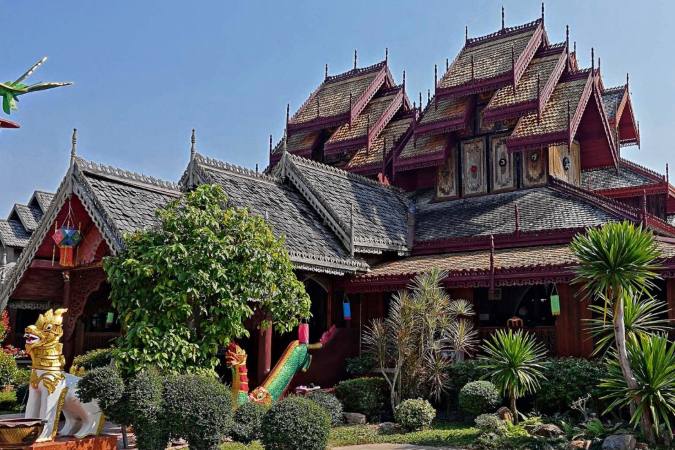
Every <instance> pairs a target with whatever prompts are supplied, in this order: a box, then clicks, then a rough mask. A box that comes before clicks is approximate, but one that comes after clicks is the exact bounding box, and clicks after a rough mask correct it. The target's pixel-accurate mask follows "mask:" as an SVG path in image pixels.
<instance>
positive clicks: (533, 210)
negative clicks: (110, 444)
mask: <svg viewBox="0 0 675 450" xmlns="http://www.w3.org/2000/svg"><path fill="white" fill-rule="evenodd" d="M592 60H593V62H592V64H591V67H590V68H582V67H579V63H578V58H577V55H576V52H575V51H572V49H570V45H569V37H567V38H566V40H565V41H564V42H560V43H552V42H550V41H549V38H548V35H547V32H546V29H545V27H544V19H543V17H542V18H540V19H538V20H535V21H534V22H531V23H527V24H524V25H520V26H516V27H504V26H503V27H502V28H501V29H500V30H499V31H497V32H495V33H492V34H489V35H486V36H480V37H474V38H469V37H468V36H467V37H466V40H465V43H464V46H463V48H462V49H461V50H460V52H459V54H458V55H457V56H456V58H455V59H454V60H453V61H448V62H447V63H446V67H445V72H444V73H439V72H438V71H437V72H436V80H435V85H434V89H433V91H432V92H430V94H429V96H428V99H427V101H426V104H425V105H423V104H422V98H421V96H420V98H419V100H418V101H415V102H411V100H410V99H409V97H408V95H407V92H406V86H405V75H404V78H403V80H402V83H401V84H397V83H396V81H395V80H394V77H393V76H392V74H391V72H390V70H389V66H388V61H387V59H385V60H384V61H382V62H379V63H377V64H374V65H372V66H369V67H357V65H356V60H355V62H354V68H353V69H352V70H349V71H347V72H345V73H341V74H337V75H329V74H328V73H327V72H326V75H325V79H324V80H323V82H322V83H321V84H320V85H319V86H318V87H317V88H316V89H314V90H313V91H312V93H311V94H310V95H309V97H308V98H307V100H306V101H305V102H304V103H303V104H302V105H301V106H300V108H299V109H298V110H297V111H296V112H295V113H294V114H292V115H291V114H290V111H288V113H287V121H286V122H287V125H286V130H285V133H284V138H283V139H282V140H281V141H280V142H279V143H278V144H276V145H274V146H273V145H272V143H271V141H270V165H269V167H268V168H267V169H266V170H265V171H264V172H263V173H258V172H257V171H252V170H248V169H244V168H241V167H236V166H233V165H230V164H228V163H226V162H222V161H219V160H216V159H212V158H211V157H208V156H205V155H203V154H201V153H199V152H197V151H196V148H195V146H194V141H193V148H192V151H191V154H190V161H189V164H188V166H187V168H186V170H185V171H184V173H183V174H182V177H180V179H179V180H178V181H177V182H175V183H174V182H168V181H162V180H157V179H154V178H151V177H148V176H145V175H141V174H136V173H133V172H128V171H125V170H121V169H117V168H113V167H108V166H104V165H100V164H98V163H95V162H91V161H87V160H85V159H82V158H81V157H79V156H78V155H75V154H74V153H73V155H72V156H71V164H70V169H69V170H68V172H67V174H66V175H65V177H64V179H63V181H62V183H61V185H60V186H59V188H58V191H57V192H56V194H55V196H54V198H53V200H52V201H51V202H50V204H49V206H48V207H47V208H46V210H45V211H44V217H42V219H41V220H40V221H39V224H37V226H36V228H35V229H34V231H32V234H31V235H30V237H29V238H28V241H27V245H26V248H25V250H24V251H23V252H22V253H21V255H20V257H19V258H18V261H17V262H16V265H15V266H14V267H13V269H12V270H11V272H10V273H9V274H7V275H6V277H5V281H4V284H3V285H2V286H1V287H0V306H1V307H3V308H4V307H5V306H6V305H7V302H9V305H12V304H13V303H21V302H33V303H35V302H37V303H40V302H41V303H42V304H43V305H44V308H45V309H46V308H47V307H48V306H53V305H56V304H59V305H64V306H66V307H68V309H69V313H68V317H67V320H66V321H65V323H64V340H65V343H66V354H67V356H68V357H72V356H73V355H74V354H77V353H81V352H83V351H85V350H87V349H91V348H96V347H100V346H105V345H107V343H108V342H109V341H110V339H111V338H113V337H115V336H117V335H118V333H119V325H117V321H116V318H115V317H114V313H113V311H112V310H111V306H110V301H109V299H108V293H109V289H110V288H109V285H108V284H107V282H106V277H105V274H104V272H103V270H102V268H101V261H102V258H104V257H105V256H108V255H115V254H119V253H120V252H122V251H123V250H124V239H123V238H124V235H125V233H129V232H133V231H136V230H140V229H144V228H147V227H152V226H155V225H156V223H157V219H156V217H155V214H154V212H155V210H156V208H158V207H161V206H163V205H165V204H166V203H167V202H169V201H170V200H172V199H175V198H178V197H180V196H181V195H182V194H183V193H184V192H186V191H187V190H190V189H192V188H194V187H195V186H197V185H199V184H202V183H215V184H219V185H220V186H222V187H223V189H224V190H225V192H226V193H227V195H228V198H229V202H230V203H231V205H233V206H244V207H248V208H249V209H250V211H251V212H253V213H255V214H258V215H260V216H262V217H264V218H265V219H266V220H267V222H268V223H269V225H270V226H271V228H272V230H273V231H274V233H275V234H276V235H277V236H285V240H286V245H287V248H288V252H289V254H290V258H291V260H292V262H293V264H294V265H295V268H296V272H297V276H298V278H299V279H300V280H301V281H303V282H304V283H305V286H306V288H307V291H308V293H309V294H310V297H311V299H312V313H313V317H312V319H311V323H310V329H311V333H312V339H316V338H318V336H320V335H321V333H322V332H323V331H325V330H327V329H328V328H329V327H331V326H333V325H335V326H336V327H337V328H338V334H337V339H336V340H337V341H338V342H341V344H340V345H338V346H337V348H336V350H335V351H332V352H330V354H323V353H320V354H318V355H317V356H316V357H315V363H314V364H313V366H312V369H310V374H308V375H307V376H308V377H310V376H316V377H321V376H322V374H323V376H324V377H325V376H326V373H328V376H333V377H335V376H336V375H339V370H327V368H328V367H332V368H334V369H338V368H340V367H341V364H342V362H343V360H344V357H346V356H350V355H354V354H357V353H358V352H359V349H360V345H359V343H360V335H361V333H362V331H363V328H364V327H365V326H366V325H367V324H368V322H369V321H370V319H372V318H376V317H382V316H384V315H385V314H386V312H387V307H388V302H389V299H390V298H391V296H392V294H393V293H395V292H396V291H397V290H399V289H402V288H404V287H405V286H406V285H407V284H408V283H409V282H410V280H411V279H412V278H413V277H414V276H415V275H416V274H418V273H421V272H424V271H426V270H429V269H431V268H434V267H436V268H440V269H442V270H445V271H447V277H446V278H445V280H444V284H445V287H446V288H447V290H448V292H449V294H450V295H451V296H452V297H453V298H465V299H467V300H470V301H471V302H473V304H474V307H475V309H476V311H477V316H476V326H477V327H478V329H479V330H480V335H481V337H485V336H487V335H489V334H490V333H491V332H492V331H494V330H495V329H498V328H504V327H506V326H507V321H509V319H513V318H514V317H515V318H517V319H519V321H518V322H519V323H520V325H519V326H522V327H523V328H525V329H526V330H528V331H531V332H533V333H534V334H535V335H536V336H537V337H538V338H539V339H540V340H541V341H542V342H544V343H545V345H546V347H547V348H548V350H549V352H550V353H551V354H553V355H559V356H588V355H590V353H591V351H592V349H593V341H592V339H591V338H590V337H589V336H588V335H587V334H586V333H585V332H584V327H583V320H584V319H587V318H590V316H591V313H590V311H589V310H588V309H587V306H588V300H587V299H585V298H583V297H581V296H580V295H579V289H578V287H577V286H575V285H574V284H573V283H572V281H573V278H574V272H575V267H576V264H577V261H576V259H575V257H574V255H573V254H572V253H571V251H570V249H569V243H570V241H571V239H572V238H573V237H574V236H575V235H576V234H577V233H579V232H583V231H584V230H585V229H588V228H590V227H597V226H601V225H603V224H605V223H608V222H610V221H624V220H627V221H630V222H633V223H636V224H642V225H644V226H645V227H647V228H648V229H650V230H651V231H653V233H654V234H655V236H656V238H657V240H658V245H659V247H660V249H661V251H662V260H661V261H659V265H660V267H661V269H660V274H661V276H662V278H663V279H662V280H660V281H659V283H658V289H659V292H656V293H655V294H656V295H657V296H659V297H660V298H662V299H664V300H667V301H668V304H669V306H670V308H671V311H670V314H671V319H675V240H674V239H675V189H674V188H673V186H671V184H670V183H669V181H668V175H667V171H666V175H661V174H658V173H656V172H653V171H652V170H649V169H646V168H644V167H641V166H639V165H638V164H635V163H633V162H630V161H628V160H626V159H624V158H623V157H622V156H621V148H622V147H623V146H627V145H639V143H640V132H639V127H638V125H637V121H636V118H635V115H634V110H633V107H632V102H631V96H630V90H629V81H628V79H626V83H625V84H624V85H621V86H618V87H611V88H608V87H605V86H604V83H603V79H602V73H601V70H600V64H599V63H598V64H597V65H596V63H595V57H593V58H592ZM67 217H71V218H73V219H72V220H73V221H74V222H75V223H78V226H79V230H80V231H81V235H82V241H81V242H80V243H79V245H78V247H77V252H76V254H75V256H74V262H73V264H72V265H73V267H63V266H61V265H60V264H59V263H58V262H54V254H53V252H54V245H53V242H52V238H51V232H52V230H54V229H55V228H56V226H57V225H58V224H62V223H64V221H65V220H67ZM552 296H558V297H559V301H560V308H559V311H558V310H557V308H555V307H552V305H551V297H552ZM345 303H348V304H349V305H350V308H349V309H350V310H351V318H350V319H351V320H346V319H347V318H346V317H344V309H343V305H344V304H345ZM18 311H21V310H18ZM13 320H15V321H19V320H21V318H20V317H14V319H13ZM15 339H16V342H15V343H14V344H15V345H20V344H21V343H20V342H19V341H20V339H21V338H20V337H19V336H16V337H15ZM288 339H291V338H290V337H287V336H276V335H275V336H271V333H270V331H269V330H260V331H258V332H255V333H253V336H252V337H251V339H250V340H249V341H248V342H246V343H244V345H246V346H247V348H248V349H249V354H250V355H251V358H250V361H251V362H252V363H253V361H256V363H254V364H257V369H256V370H255V372H256V374H254V377H255V376H256V375H257V376H258V377H260V376H261V375H262V374H264V373H265V371H267V370H269V362H270V359H271V358H272V359H273V358H276V357H277V356H278V355H279V353H280V351H281V350H283V348H284V344H285V343H286V342H288ZM325 382H326V383H328V382H329V380H328V379H326V381H325Z"/></svg>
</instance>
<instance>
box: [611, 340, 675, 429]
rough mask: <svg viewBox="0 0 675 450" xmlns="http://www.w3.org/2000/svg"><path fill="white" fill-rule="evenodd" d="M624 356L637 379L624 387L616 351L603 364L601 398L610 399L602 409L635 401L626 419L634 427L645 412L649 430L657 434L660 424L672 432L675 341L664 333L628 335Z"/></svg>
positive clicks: (674, 408)
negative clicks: (670, 339) (626, 354)
mask: <svg viewBox="0 0 675 450" xmlns="http://www.w3.org/2000/svg"><path fill="white" fill-rule="evenodd" d="M627 349H628V357H629V360H630V364H631V367H632V369H633V374H634V376H635V379H636V381H637V386H636V387H634V388H631V387H628V386H627V385H626V381H625V380H624V378H623V373H622V371H621V366H620V365H619V362H618V359H617V357H616V356H617V355H616V351H613V352H612V358H610V359H609V361H608V364H607V378H605V379H603V380H602V381H601V382H600V387H601V388H603V389H604V390H605V391H606V394H605V395H604V396H603V397H602V398H604V399H608V400H612V403H610V405H609V406H608V407H607V410H606V411H605V412H609V411H610V410H612V409H613V408H617V407H618V408H621V407H626V406H630V404H631V403H632V402H633V401H634V400H635V399H639V400H637V402H636V404H635V408H634V411H633V412H632V415H631V419H630V422H631V424H633V426H635V427H637V426H638V425H639V424H641V423H642V418H643V417H644V416H645V415H646V414H649V415H650V416H651V419H652V430H653V431H654V433H655V434H657V435H658V433H659V431H660V430H661V429H662V426H663V427H664V428H665V429H667V430H668V433H670V434H671V435H672V432H673V429H672V424H671V420H672V419H673V418H674V417H675V343H672V342H668V338H667V337H666V335H665V334H658V335H654V334H637V333H636V334H632V335H630V336H629V337H628V339H627Z"/></svg>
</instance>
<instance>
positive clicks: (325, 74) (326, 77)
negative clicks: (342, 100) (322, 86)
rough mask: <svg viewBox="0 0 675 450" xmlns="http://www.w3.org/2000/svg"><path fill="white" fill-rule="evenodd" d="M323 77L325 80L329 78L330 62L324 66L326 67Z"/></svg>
mask: <svg viewBox="0 0 675 450" xmlns="http://www.w3.org/2000/svg"><path fill="white" fill-rule="evenodd" d="M323 79H324V80H327V79H328V63H326V65H325V66H324V69H323Z"/></svg>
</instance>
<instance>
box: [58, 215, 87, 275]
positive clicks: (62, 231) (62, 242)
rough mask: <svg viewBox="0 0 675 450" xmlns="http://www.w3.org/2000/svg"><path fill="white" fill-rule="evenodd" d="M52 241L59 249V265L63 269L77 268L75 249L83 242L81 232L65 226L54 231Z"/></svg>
mask: <svg viewBox="0 0 675 450" xmlns="http://www.w3.org/2000/svg"><path fill="white" fill-rule="evenodd" d="M52 239H53V240H54V243H55V244H56V246H57V247H58V248H59V264H60V265H61V267H75V259H74V258H73V254H74V251H73V249H74V248H75V247H77V245H78V244H79V243H80V241H81V240H82V235H81V234H80V231H79V230H78V229H77V228H73V227H72V226H68V225H64V226H62V227H61V228H58V229H57V230H56V231H54V234H53V235H52Z"/></svg>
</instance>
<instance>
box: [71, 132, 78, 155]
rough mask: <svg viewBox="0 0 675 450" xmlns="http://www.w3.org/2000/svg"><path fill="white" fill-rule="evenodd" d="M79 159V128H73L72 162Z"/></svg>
mask: <svg viewBox="0 0 675 450" xmlns="http://www.w3.org/2000/svg"><path fill="white" fill-rule="evenodd" d="M75 157H77V128H73V136H72V138H71V139H70V162H73V161H74V160H75Z"/></svg>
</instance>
